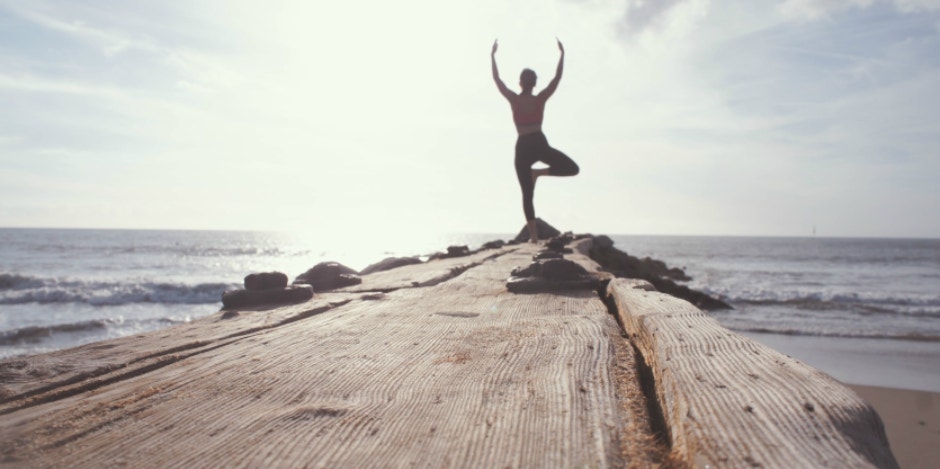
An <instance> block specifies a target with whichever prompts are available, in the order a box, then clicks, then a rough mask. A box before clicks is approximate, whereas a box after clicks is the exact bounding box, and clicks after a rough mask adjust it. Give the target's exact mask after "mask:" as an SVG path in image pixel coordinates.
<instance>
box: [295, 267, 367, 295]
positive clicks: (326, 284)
mask: <svg viewBox="0 0 940 469" xmlns="http://www.w3.org/2000/svg"><path fill="white" fill-rule="evenodd" d="M293 283H294V285H310V286H312V287H313V290H314V291H316V292H323V291H329V290H333V289H336V288H342V287H348V286H351V285H358V284H360V283H362V279H361V278H360V277H359V275H358V274H357V272H356V271H355V270H353V269H350V268H349V267H346V266H345V265H343V264H340V263H337V262H321V263H319V264H317V265H315V266H313V267H311V268H310V269H309V270H307V271H306V272H304V273H302V274H300V275H298V276H297V278H295V279H294V282H293Z"/></svg>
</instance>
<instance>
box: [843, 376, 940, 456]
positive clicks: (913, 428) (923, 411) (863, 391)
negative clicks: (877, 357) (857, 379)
mask: <svg viewBox="0 0 940 469" xmlns="http://www.w3.org/2000/svg"><path fill="white" fill-rule="evenodd" d="M848 386H849V387H850V388H852V389H853V390H855V392H857V393H858V395H859V396H861V397H862V399H865V400H866V401H868V403H869V404H871V405H872V407H874V408H875V410H877V411H878V415H880V416H881V420H882V421H884V424H885V430H886V431H887V433H888V442H889V443H890V445H891V451H892V452H894V457H895V458H897V460H898V464H900V465H901V468H903V469H908V468H915V469H919V468H924V469H928V468H930V469H933V468H936V467H940V393H935V392H928V391H912V390H907V389H891V388H882V387H876V386H859V385H854V384H850V385H848Z"/></svg>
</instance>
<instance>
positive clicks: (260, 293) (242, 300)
mask: <svg viewBox="0 0 940 469" xmlns="http://www.w3.org/2000/svg"><path fill="white" fill-rule="evenodd" d="M310 298H313V288H312V287H311V286H310V285H291V286H289V287H286V288H269V289H267V290H231V291H227V292H225V293H223V294H222V308H224V309H232V308H246V307H251V306H261V305H268V304H276V303H300V302H302V301H307V300H309V299H310ZM235 316H237V315H231V314H228V315H223V319H230V318H233V317H235Z"/></svg>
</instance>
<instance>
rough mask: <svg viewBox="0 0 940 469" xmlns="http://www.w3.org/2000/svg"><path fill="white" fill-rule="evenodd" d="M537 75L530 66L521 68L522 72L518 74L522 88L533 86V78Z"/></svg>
mask: <svg viewBox="0 0 940 469" xmlns="http://www.w3.org/2000/svg"><path fill="white" fill-rule="evenodd" d="M537 78H538V77H537V76H536V75H535V71H534V70H532V69H530V68H524V69H522V73H520V74H519V84H520V85H521V86H522V87H523V88H535V80H536V79H537Z"/></svg>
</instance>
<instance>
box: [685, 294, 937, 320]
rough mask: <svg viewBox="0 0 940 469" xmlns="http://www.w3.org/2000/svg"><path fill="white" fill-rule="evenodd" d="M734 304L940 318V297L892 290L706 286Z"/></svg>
mask: <svg viewBox="0 0 940 469" xmlns="http://www.w3.org/2000/svg"><path fill="white" fill-rule="evenodd" d="M703 290H704V291H705V292H706V293H708V294H711V295H714V296H717V297H720V298H721V299H722V300H724V301H726V302H728V303H730V304H732V305H754V306H785V307H788V308H794V309H805V310H816V311H826V310H836V309H850V310H852V311H854V312H857V313H861V314H901V315H907V316H917V317H928V318H940V296H934V295H916V294H912V295H901V294H891V293H875V292H870V293H828V292H799V291H792V290H789V291H788V290H753V291H744V292H734V293H730V292H728V291H721V290H713V289H709V288H704V289H703Z"/></svg>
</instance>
